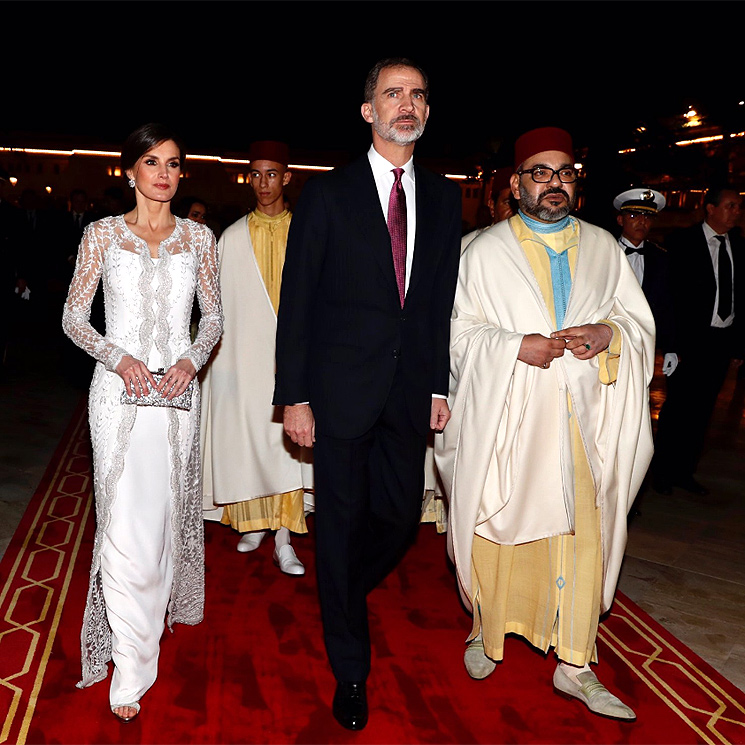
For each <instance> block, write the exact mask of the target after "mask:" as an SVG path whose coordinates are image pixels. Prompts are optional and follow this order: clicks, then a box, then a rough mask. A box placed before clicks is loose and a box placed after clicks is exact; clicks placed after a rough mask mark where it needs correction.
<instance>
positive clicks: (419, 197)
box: [406, 164, 435, 297]
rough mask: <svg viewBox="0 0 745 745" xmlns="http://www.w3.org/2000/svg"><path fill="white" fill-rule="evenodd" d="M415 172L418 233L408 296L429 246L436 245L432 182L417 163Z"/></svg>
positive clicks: (415, 283) (419, 275)
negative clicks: (433, 238) (433, 236)
mask: <svg viewBox="0 0 745 745" xmlns="http://www.w3.org/2000/svg"><path fill="white" fill-rule="evenodd" d="M414 172H415V175H416V235H415V236H414V263H413V264H412V267H411V277H410V279H409V289H408V292H407V293H406V295H407V297H408V296H409V295H410V294H411V292H412V291H413V290H414V288H415V287H416V285H417V283H418V282H419V280H420V278H421V276H422V271H423V266H424V265H425V264H426V262H427V260H428V256H427V251H428V249H429V247H430V246H433V245H435V243H434V242H433V241H432V232H433V231H434V230H435V220H433V219H432V215H433V214H434V212H433V209H434V207H433V199H434V195H433V192H432V184H431V183H430V181H429V179H428V178H427V174H426V173H425V172H424V171H422V169H421V168H419V166H417V165H416V164H415V165H414Z"/></svg>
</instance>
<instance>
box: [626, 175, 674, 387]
mask: <svg viewBox="0 0 745 745" xmlns="http://www.w3.org/2000/svg"><path fill="white" fill-rule="evenodd" d="M665 204H666V201H665V197H664V196H662V194H660V192H658V191H655V190H654V189H648V188H646V187H638V188H634V189H627V190H626V191H624V192H622V193H621V194H619V195H618V196H617V197H616V198H615V199H614V200H613V206H614V207H615V208H616V210H618V215H617V216H616V222H617V223H618V225H619V226H620V228H621V235H620V236H619V237H618V244H619V245H620V246H621V248H622V249H623V250H624V251H625V253H626V256H627V257H628V260H629V263H630V264H631V268H632V269H633V270H634V274H635V275H636V278H637V279H638V280H639V284H640V285H641V286H642V290H643V291H644V296H645V297H646V298H647V302H648V303H649V307H650V308H651V309H652V315H653V316H654V322H655V326H656V329H657V341H656V347H657V349H659V350H660V351H661V352H662V354H663V362H662V372H663V373H664V374H665V375H666V376H670V375H672V374H673V373H674V372H675V369H676V368H677V366H678V361H679V360H678V355H677V354H676V352H675V311H674V309H673V296H672V291H671V288H670V270H669V267H668V253H667V251H666V250H665V249H664V248H662V246H659V245H658V244H657V243H654V242H653V241H650V240H649V231H650V230H651V228H652V225H653V224H654V220H655V218H656V217H657V214H658V213H659V212H660V211H661V210H663V209H664V208H665Z"/></svg>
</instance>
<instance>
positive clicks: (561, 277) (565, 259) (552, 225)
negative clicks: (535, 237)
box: [518, 210, 572, 331]
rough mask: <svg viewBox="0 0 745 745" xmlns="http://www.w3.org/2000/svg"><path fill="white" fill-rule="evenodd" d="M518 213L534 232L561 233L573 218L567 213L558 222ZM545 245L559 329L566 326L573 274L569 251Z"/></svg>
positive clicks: (557, 327)
mask: <svg viewBox="0 0 745 745" xmlns="http://www.w3.org/2000/svg"><path fill="white" fill-rule="evenodd" d="M518 214H519V215H520V217H521V218H522V221H523V222H524V223H525V224H526V225H527V226H528V227H529V228H530V229H531V230H532V231H533V232H534V233H539V234H540V233H559V232H560V231H562V230H564V228H566V227H567V226H568V225H569V224H570V222H571V220H572V218H571V217H570V216H569V215H567V216H566V217H564V218H562V219H561V220H559V221H558V222H539V221H538V220H534V219H533V218H532V217H528V216H527V215H526V214H525V213H524V212H523V211H522V210H518ZM543 247H544V248H545V249H546V255H547V256H548V259H549V263H550V266H551V286H552V287H553V293H554V314H555V315H556V329H557V331H558V330H559V329H561V328H563V326H564V316H565V315H566V310H567V303H568V302H569V293H570V292H571V290H572V275H571V272H570V271H569V256H568V255H567V254H568V252H567V251H563V252H562V253H556V251H554V250H553V249H552V248H551V247H550V246H547V245H546V244H545V243H544V244H543Z"/></svg>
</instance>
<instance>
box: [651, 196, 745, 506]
mask: <svg viewBox="0 0 745 745" xmlns="http://www.w3.org/2000/svg"><path fill="white" fill-rule="evenodd" d="M741 205H742V197H741V196H740V194H739V193H738V192H737V191H736V190H734V189H732V188H731V187H725V188H710V189H708V190H707V192H706V195H705V197H704V210H705V213H706V216H705V218H704V222H703V223H699V224H697V225H693V226H691V227H689V228H685V229H683V230H680V231H676V232H674V233H672V234H671V235H670V237H669V238H668V239H666V241H665V245H666V247H667V249H668V253H669V259H670V279H671V287H672V291H673V302H674V309H675V328H676V341H675V350H676V351H677V353H678V355H679V356H680V364H679V365H678V370H677V371H676V373H675V375H673V376H671V377H670V378H669V379H668V381H667V396H666V399H665V402H664V404H663V405H662V409H661V410H660V416H659V419H658V425H657V439H656V442H655V457H654V460H653V464H652V466H653V486H654V488H655V490H656V491H658V492H660V493H661V494H670V493H672V489H673V487H675V486H677V487H680V488H682V489H685V490H686V491H689V492H691V493H693V494H698V495H700V496H704V495H706V494H707V493H708V489H707V488H706V487H705V486H703V485H702V484H700V483H699V482H698V481H697V480H696V479H695V478H694V473H695V472H696V467H697V464H698V460H699V457H700V455H701V451H702V449H703V443H704V437H705V435H706V430H707V427H708V424H709V420H710V418H711V415H712V413H713V411H714V406H715V404H716V400H717V396H718V395H719V391H720V390H721V388H722V385H723V383H724V380H725V378H726V376H727V371H728V369H729V365H730V362H731V361H732V360H733V359H734V360H735V361H736V362H737V364H741V363H742V359H743V338H742V335H743V320H744V319H743V317H742V314H743V311H742V307H741V300H740V298H741V295H742V290H741V285H740V283H741V282H742V275H740V274H739V272H740V271H741V270H742V269H743V268H745V242H743V239H742V237H741V236H740V235H739V232H738V231H737V230H733V228H735V226H736V225H737V223H738V221H739V219H740V209H741Z"/></svg>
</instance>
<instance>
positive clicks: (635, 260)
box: [618, 236, 644, 284]
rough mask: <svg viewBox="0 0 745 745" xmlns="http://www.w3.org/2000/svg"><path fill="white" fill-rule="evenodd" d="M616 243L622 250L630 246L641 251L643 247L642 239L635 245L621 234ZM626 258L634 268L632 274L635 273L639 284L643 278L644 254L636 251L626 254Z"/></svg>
mask: <svg viewBox="0 0 745 745" xmlns="http://www.w3.org/2000/svg"><path fill="white" fill-rule="evenodd" d="M618 245H619V246H621V248H622V249H623V250H624V251H625V250H626V249H627V248H630V249H632V250H634V251H641V250H642V249H643V248H644V241H642V242H641V243H640V244H639V245H638V246H635V245H634V244H633V243H630V242H629V241H627V240H626V239H625V238H624V237H623V236H621V237H620V238H619V239H618ZM626 258H627V259H628V260H629V264H631V268H632V269H633V270H634V274H636V278H637V279H638V280H639V284H641V283H642V280H643V279H644V256H642V255H641V254H638V253H633V254H626Z"/></svg>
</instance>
